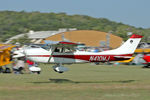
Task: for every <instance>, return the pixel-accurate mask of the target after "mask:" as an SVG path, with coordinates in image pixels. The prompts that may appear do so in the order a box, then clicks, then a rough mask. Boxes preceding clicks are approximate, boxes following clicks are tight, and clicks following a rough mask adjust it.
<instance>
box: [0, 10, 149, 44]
mask: <svg viewBox="0 0 150 100" xmlns="http://www.w3.org/2000/svg"><path fill="white" fill-rule="evenodd" d="M59 28H77V29H78V30H97V31H103V32H110V31H111V33H112V34H114V35H117V36H120V37H122V38H123V39H124V40H126V39H127V38H128V37H127V32H133V33H136V34H140V35H143V36H144V39H143V41H146V42H150V39H149V37H150V34H149V33H150V29H149V28H148V29H145V28H141V27H139V28H137V27H134V26H130V25H126V24H123V23H121V22H120V23H117V22H114V21H110V20H108V19H106V18H94V17H90V16H87V15H67V14H66V13H41V12H25V11H21V12H16V11H0V36H1V37H0V41H6V39H8V38H10V37H12V36H14V35H17V34H21V33H26V32H28V31H29V30H34V31H48V30H58V29H59Z"/></svg>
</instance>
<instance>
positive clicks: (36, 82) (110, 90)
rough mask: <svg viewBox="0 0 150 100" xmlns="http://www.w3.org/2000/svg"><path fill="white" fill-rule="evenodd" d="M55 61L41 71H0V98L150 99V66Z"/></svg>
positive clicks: (12, 99)
mask: <svg viewBox="0 0 150 100" xmlns="http://www.w3.org/2000/svg"><path fill="white" fill-rule="evenodd" d="M51 66H52V65H43V64H41V65H40V67H41V68H42V73H41V74H40V75H37V74H23V75H15V74H0V100H150V69H143V68H142V67H141V66H125V65H121V66H111V65H109V66H104V65H91V64H73V65H66V67H68V68H69V69H70V71H68V72H65V73H63V74H59V73H56V72H54V71H53V69H52V68H51Z"/></svg>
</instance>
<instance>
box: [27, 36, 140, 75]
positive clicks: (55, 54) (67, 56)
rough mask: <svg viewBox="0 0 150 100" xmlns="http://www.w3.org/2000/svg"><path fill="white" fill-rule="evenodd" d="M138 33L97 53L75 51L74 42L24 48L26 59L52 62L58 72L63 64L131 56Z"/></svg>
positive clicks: (114, 59)
mask: <svg viewBox="0 0 150 100" xmlns="http://www.w3.org/2000/svg"><path fill="white" fill-rule="evenodd" d="M142 37H143V36H140V35H135V34H134V35H132V36H131V37H130V38H129V39H128V40H127V41H126V42H125V43H124V44H123V45H122V46H120V47H119V48H117V49H114V50H108V51H102V52H98V53H94V52H87V51H77V50H76V51H75V49H74V47H75V46H76V44H75V43H72V42H58V43H55V44H52V45H51V46H50V48H49V49H43V48H40V47H37V48H26V49H25V50H24V53H25V56H26V57H27V59H29V60H32V61H34V62H41V63H53V64H56V65H55V66H53V69H54V70H55V71H56V72H58V73H63V72H64V71H67V70H68V68H66V67H63V66H62V65H63V64H73V63H89V62H110V61H120V60H127V59H130V58H131V57H132V54H133V53H134V51H135V49H136V48H137V46H138V44H139V42H140V40H141V38H142Z"/></svg>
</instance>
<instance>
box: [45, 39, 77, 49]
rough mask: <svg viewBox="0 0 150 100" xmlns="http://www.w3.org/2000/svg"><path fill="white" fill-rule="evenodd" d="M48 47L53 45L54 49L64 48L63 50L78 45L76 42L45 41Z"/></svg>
mask: <svg viewBox="0 0 150 100" xmlns="http://www.w3.org/2000/svg"><path fill="white" fill-rule="evenodd" d="M44 42H45V43H46V44H47V45H51V46H53V47H63V48H74V47H76V46H77V45H78V44H77V43H74V42H66V41H49V40H45V41H44Z"/></svg>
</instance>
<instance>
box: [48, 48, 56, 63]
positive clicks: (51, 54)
mask: <svg viewBox="0 0 150 100" xmlns="http://www.w3.org/2000/svg"><path fill="white" fill-rule="evenodd" d="M55 48H56V47H55ZM55 48H54V49H53V50H52V53H51V55H50V56H49V59H48V63H49V62H50V60H51V58H52V55H53V53H54V51H55Z"/></svg>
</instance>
